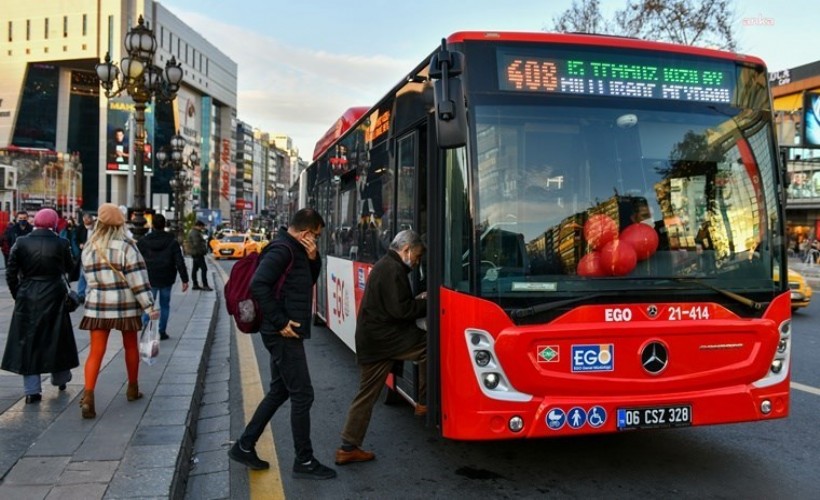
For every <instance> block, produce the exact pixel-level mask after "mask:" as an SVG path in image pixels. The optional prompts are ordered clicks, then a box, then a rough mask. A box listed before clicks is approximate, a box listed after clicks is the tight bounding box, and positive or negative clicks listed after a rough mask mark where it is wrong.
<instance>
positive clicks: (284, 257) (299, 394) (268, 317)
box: [228, 208, 336, 479]
mask: <svg viewBox="0 0 820 500" xmlns="http://www.w3.org/2000/svg"><path fill="white" fill-rule="evenodd" d="M324 226H325V221H324V220H323V219H322V216H321V215H319V213H318V212H316V211H315V210H313V209H311V208H303V209H302V210H299V211H298V212H296V214H295V215H294V216H293V219H292V220H291V221H290V225H289V226H288V228H287V229H285V228H282V229H280V230H279V237H278V238H277V239H276V240H274V241H272V242H271V243H269V244H268V246H267V247H266V248H265V250H264V251H263V252H262V255H261V256H260V257H259V266H258V267H257V268H256V272H255V273H254V275H253V279H252V281H251V294H252V295H253V298H254V299H255V300H256V301H257V302H258V303H259V308H260V309H261V311H262V325H261V327H260V333H261V334H262V342H263V343H264V344H265V348H267V350H268V352H270V355H271V360H270V373H271V382H270V390H269V391H268V393H267V394H266V395H265V397H264V398H263V399H262V401H260V402H259V406H257V408H256V411H255V412H254V414H253V417H252V418H251V421H250V422H248V425H247V427H245V432H243V433H242V436H241V437H240V438H239V439H238V440H237V441H236V443H234V445H233V446H232V447H231V449H230V450H228V456H229V457H231V458H232V459H233V460H236V461H237V462H239V463H241V464H243V465H245V466H247V467H248V468H250V469H254V470H260V469H267V468H268V467H270V464H269V463H268V462H266V461H264V460H262V459H260V458H259V456H258V455H257V454H256V442H257V441H258V440H259V436H261V435H262V432H263V431H264V430H265V428H266V427H267V426H268V424H269V423H270V420H271V418H273V414H274V413H276V410H277V409H279V407H280V406H282V404H283V403H284V402H285V401H287V400H288V399H290V405H291V408H290V426H291V432H292V433H293V445H294V448H295V451H296V458H295V460H294V464H293V477H296V478H304V479H332V478H334V477H336V471H335V470H333V469H331V468H329V467H325V466H324V465H322V464H320V463H319V461H318V460H316V457H314V456H313V445H312V443H311V440H310V407H311V406H312V405H313V384H312V383H311V381H310V372H309V371H308V365H307V358H306V357H305V346H304V339H307V338H310V324H311V319H312V316H313V285H314V284H315V283H316V280H317V279H318V278H319V271H320V270H321V267H322V260H321V257H320V256H319V251H318V248H317V240H318V238H319V236H320V235H321V234H322V228H323V227H324Z"/></svg>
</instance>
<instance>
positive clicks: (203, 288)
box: [200, 285, 214, 292]
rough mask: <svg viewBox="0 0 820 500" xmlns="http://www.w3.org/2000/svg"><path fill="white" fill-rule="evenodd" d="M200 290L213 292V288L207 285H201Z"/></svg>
mask: <svg viewBox="0 0 820 500" xmlns="http://www.w3.org/2000/svg"><path fill="white" fill-rule="evenodd" d="M200 290H202V291H203V292H213V291H214V289H213V288H211V287H209V286H208V285H205V286H203V287H202V288H200Z"/></svg>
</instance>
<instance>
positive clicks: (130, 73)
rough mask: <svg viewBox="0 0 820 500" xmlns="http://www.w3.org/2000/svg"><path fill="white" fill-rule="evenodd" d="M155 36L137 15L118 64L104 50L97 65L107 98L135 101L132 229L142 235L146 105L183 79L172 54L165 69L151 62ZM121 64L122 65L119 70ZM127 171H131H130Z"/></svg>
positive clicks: (168, 97)
mask: <svg viewBox="0 0 820 500" xmlns="http://www.w3.org/2000/svg"><path fill="white" fill-rule="evenodd" d="M156 49H157V39H156V37H155V36H154V31H153V30H151V29H150V28H149V27H148V22H147V21H145V19H143V17H142V16H140V17H139V21H138V22H137V25H136V26H134V27H133V28H131V29H130V30H129V31H128V33H126V34H125V50H126V51H127V52H128V55H127V56H126V57H123V58H122V61H121V62H120V67H119V68H118V67H117V66H116V65H115V64H114V63H112V62H111V55H110V54H108V53H106V54H105V61H104V62H102V63H99V64H97V65H96V70H97V77H98V78H99V79H100V84H101V85H102V86H103V88H104V89H105V96H106V97H108V98H109V99H110V98H112V97H116V96H118V95H121V94H122V93H123V92H125V93H127V94H128V95H129V96H130V97H131V99H132V100H133V101H134V120H135V121H136V123H137V130H136V133H135V135H134V156H135V158H134V167H135V174H134V175H135V179H134V200H133V211H134V216H135V217H134V220H133V221H132V224H133V228H132V233H133V234H134V237H136V238H141V237H142V236H143V235H144V234H145V233H146V232H147V228H146V227H145V178H144V166H143V162H144V155H145V107H146V104H147V103H148V102H150V101H151V100H153V99H154V98H156V99H157V100H158V101H173V100H174V99H175V98H176V93H177V91H178V90H179V85H180V83H181V82H182V65H180V64H178V63H177V62H176V58H174V57H173V56H172V57H171V59H170V60H169V61H168V62H167V63H166V65H165V71H164V72H163V71H162V69H161V68H160V67H159V66H157V65H155V64H154V54H155V52H156ZM120 68H122V69H121V70H120ZM115 84H116V87H115ZM129 175H130V172H129Z"/></svg>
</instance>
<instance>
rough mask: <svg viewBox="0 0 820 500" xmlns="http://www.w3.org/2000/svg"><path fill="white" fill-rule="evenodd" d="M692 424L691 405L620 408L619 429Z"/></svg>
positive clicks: (658, 427)
mask: <svg viewBox="0 0 820 500" xmlns="http://www.w3.org/2000/svg"><path fill="white" fill-rule="evenodd" d="M690 425H692V407H691V406H689V405H680V406H660V407H655V408H618V430H621V431H625V430H630V429H661V428H666V427H687V426H690Z"/></svg>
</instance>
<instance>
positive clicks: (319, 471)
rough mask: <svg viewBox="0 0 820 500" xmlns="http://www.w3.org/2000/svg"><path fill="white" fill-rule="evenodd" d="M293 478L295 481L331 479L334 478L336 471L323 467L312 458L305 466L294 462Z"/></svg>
mask: <svg viewBox="0 0 820 500" xmlns="http://www.w3.org/2000/svg"><path fill="white" fill-rule="evenodd" d="M293 477H295V478H296V479H333V478H334V477H336V471H335V470H333V469H331V468H330V467H325V466H324V465H322V464H320V463H319V461H318V460H316V459H315V458H314V459H313V460H311V461H310V462H309V463H308V464H307V465H305V464H301V463H299V462H295V463H294V464H293Z"/></svg>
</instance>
